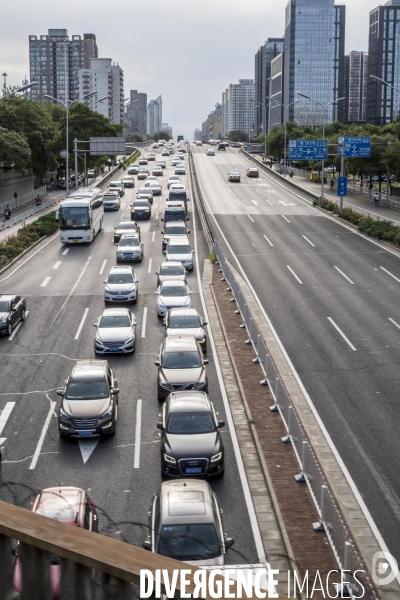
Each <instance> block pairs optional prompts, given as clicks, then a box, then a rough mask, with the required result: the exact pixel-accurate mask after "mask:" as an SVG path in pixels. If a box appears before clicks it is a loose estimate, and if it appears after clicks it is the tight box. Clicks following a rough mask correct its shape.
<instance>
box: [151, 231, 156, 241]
mask: <svg viewBox="0 0 400 600" xmlns="http://www.w3.org/2000/svg"><path fill="white" fill-rule="evenodd" d="M155 235H156V232H155V231H153V235H152V236H151V241H152V242H154V238H155Z"/></svg>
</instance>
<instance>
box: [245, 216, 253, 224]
mask: <svg viewBox="0 0 400 600" xmlns="http://www.w3.org/2000/svg"><path fill="white" fill-rule="evenodd" d="M247 216H248V217H249V219H250V221H251V222H252V223H254V220H253V219H252V218H251V216H250V215H247Z"/></svg>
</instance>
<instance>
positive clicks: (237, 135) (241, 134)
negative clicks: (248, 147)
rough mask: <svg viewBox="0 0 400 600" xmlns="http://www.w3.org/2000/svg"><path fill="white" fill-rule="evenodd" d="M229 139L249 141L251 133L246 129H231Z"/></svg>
mask: <svg viewBox="0 0 400 600" xmlns="http://www.w3.org/2000/svg"><path fill="white" fill-rule="evenodd" d="M228 140H230V141H231V142H247V141H248V140H249V134H248V133H246V132H245V131H239V130H237V131H230V132H229V133H228Z"/></svg>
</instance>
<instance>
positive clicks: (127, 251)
mask: <svg viewBox="0 0 400 600" xmlns="http://www.w3.org/2000/svg"><path fill="white" fill-rule="evenodd" d="M116 260H117V263H118V262H120V261H121V260H138V261H139V262H142V260H143V242H142V241H141V239H140V235H139V234H138V233H124V234H123V235H121V237H120V239H119V243H118V246H117V255H116Z"/></svg>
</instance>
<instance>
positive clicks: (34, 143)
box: [0, 95, 122, 177]
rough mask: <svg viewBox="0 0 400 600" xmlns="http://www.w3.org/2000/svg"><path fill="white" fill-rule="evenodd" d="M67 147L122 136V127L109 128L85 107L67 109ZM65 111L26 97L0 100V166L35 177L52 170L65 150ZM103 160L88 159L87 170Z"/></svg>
mask: <svg viewBox="0 0 400 600" xmlns="http://www.w3.org/2000/svg"><path fill="white" fill-rule="evenodd" d="M68 133H69V135H68V137H69V147H70V149H71V148H73V140H74V138H77V139H79V140H89V139H90V137H96V136H99V137H106V136H120V135H122V125H114V124H112V123H111V122H110V121H109V120H108V119H107V118H106V117H104V116H103V115H100V114H99V113H96V112H94V111H92V110H91V109H90V108H89V107H88V106H87V105H86V104H83V103H77V104H73V105H72V106H71V107H70V109H69V128H68ZM65 135H66V111H65V109H64V108H63V107H62V106H59V105H56V104H50V103H48V102H35V101H33V100H28V99H27V98H26V97H25V96H15V95H14V96H10V97H9V98H3V99H1V100H0V164H3V166H6V167H7V166H10V167H11V166H12V167H13V168H14V169H15V170H18V171H23V170H25V169H28V168H32V169H33V173H34V174H35V175H36V176H38V177H43V176H44V175H45V174H46V173H47V171H51V170H53V169H55V168H56V167H57V166H59V164H60V163H61V162H63V161H62V159H61V158H60V152H61V150H63V149H65ZM105 159H106V157H90V159H89V162H88V168H97V167H99V166H100V165H102V164H104V161H105Z"/></svg>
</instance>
